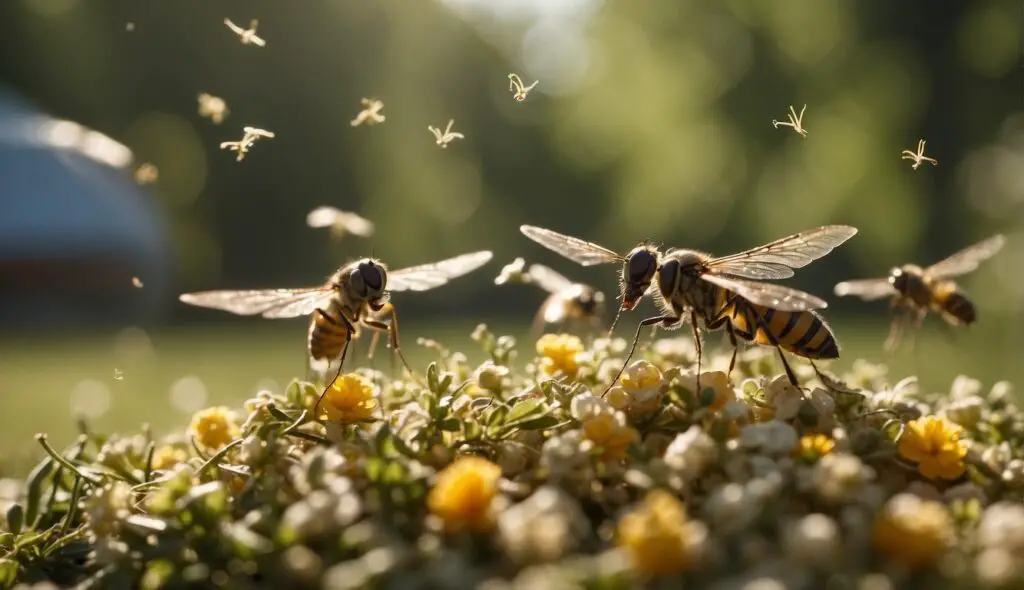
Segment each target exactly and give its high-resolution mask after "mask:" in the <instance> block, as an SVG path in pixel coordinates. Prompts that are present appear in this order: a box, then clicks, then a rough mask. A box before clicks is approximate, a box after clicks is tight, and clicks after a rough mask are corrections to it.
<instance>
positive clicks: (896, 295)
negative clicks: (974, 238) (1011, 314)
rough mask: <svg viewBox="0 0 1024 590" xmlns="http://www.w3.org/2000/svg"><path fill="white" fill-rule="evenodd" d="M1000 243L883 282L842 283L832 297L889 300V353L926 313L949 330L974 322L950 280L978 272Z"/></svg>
mask: <svg viewBox="0 0 1024 590" xmlns="http://www.w3.org/2000/svg"><path fill="white" fill-rule="evenodd" d="M1004 242H1005V240H1004V239H1003V236H1002V235H998V234H997V235H995V236H992V237H990V238H988V239H986V240H982V241H981V242H978V243H976V244H973V245H971V246H968V247H967V248H964V249H963V250H960V251H959V252H957V253H956V254H953V255H952V256H949V257H948V258H945V259H944V260H940V261H939V262H936V263H935V264H933V265H931V266H929V267H927V268H921V267H920V266H917V265H915V264H904V265H903V266H897V267H895V268H893V269H892V270H890V271H889V276H888V277H885V278H881V277H879V278H875V279H859V280H854V281H843V282H841V283H839V284H837V285H836V286H835V294H836V295H838V296H839V297H844V296H846V295H855V296H857V297H860V298H861V299H863V300H865V301H875V300H878V299H883V298H886V297H891V298H892V301H891V304H890V307H891V309H893V310H895V311H896V315H895V316H894V317H893V321H892V324H891V325H890V328H889V336H888V337H887V338H886V340H885V349H886V350H887V351H890V352H891V351H894V350H895V349H896V348H897V347H898V346H899V343H900V340H901V339H902V335H903V332H904V329H905V327H906V324H907V323H908V322H909V321H913V323H914V329H915V331H916V329H917V328H920V326H921V324H922V322H924V318H925V316H926V315H928V312H929V311H933V312H935V313H938V314H939V315H940V316H942V318H943V319H944V320H946V322H947V323H948V324H950V325H953V326H959V325H970V324H973V323H974V322H975V321H977V319H978V312H977V310H976V309H975V307H974V303H972V302H971V300H970V299H969V298H968V297H967V294H966V293H964V292H963V291H962V290H961V289H960V287H958V286H957V284H956V282H954V281H953V278H954V277H958V276H961V275H965V274H967V273H969V272H971V271H973V270H975V269H976V268H978V265H979V264H981V263H982V262H984V261H985V260H987V259H989V258H991V257H992V256H994V255H995V254H996V253H997V252H999V250H1000V249H1002V247H1003V243H1004ZM912 316H913V317H912Z"/></svg>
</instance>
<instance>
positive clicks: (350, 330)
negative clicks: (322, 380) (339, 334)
mask: <svg viewBox="0 0 1024 590" xmlns="http://www.w3.org/2000/svg"><path fill="white" fill-rule="evenodd" d="M314 313H318V314H320V316H321V317H323V318H324V319H326V320H327V321H328V322H330V323H332V324H334V325H338V323H339V322H338V321H337V320H335V319H334V318H332V317H331V316H329V315H327V314H326V313H325V312H324V310H322V309H320V308H317V310H316V311H315V312H314ZM338 319H339V320H341V322H340V323H341V324H342V325H343V326H344V327H345V332H346V334H345V336H346V338H345V345H344V346H342V347H341V358H340V359H338V372H337V373H335V374H334V379H331V380H330V381H329V382H327V384H326V385H325V386H324V390H323V392H322V393H321V394H320V397H319V398H318V399H317V400H316V405H315V406H313V417H314V418H318V417H319V414H318V413H317V412H318V411H319V410H320V402H322V401H324V396H325V395H327V390H328V389H330V388H331V386H332V385H334V382H335V381H337V380H338V377H340V376H341V368H342V367H343V366H345V354H346V353H348V345H349V344H351V343H352V335H353V334H354V333H355V331H356V330H355V327H353V326H352V322H350V321H348V318H346V317H345V315H344V314H339V315H338Z"/></svg>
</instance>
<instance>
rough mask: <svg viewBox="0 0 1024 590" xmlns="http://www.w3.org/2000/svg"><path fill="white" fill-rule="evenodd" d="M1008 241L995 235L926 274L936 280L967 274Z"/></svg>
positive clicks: (936, 264) (934, 266) (933, 267)
mask: <svg viewBox="0 0 1024 590" xmlns="http://www.w3.org/2000/svg"><path fill="white" fill-rule="evenodd" d="M1005 242H1006V240H1005V239H1004V238H1003V236H1001V235H998V234H997V235H994V236H992V237H991V238H989V239H987V240H982V241H980V242H978V243H977V244H974V245H973V246H968V247H966V248H964V249H963V250H961V251H959V252H957V253H956V254H953V255H952V256H950V257H949V258H946V259H945V260H940V261H939V262H936V263H935V264H933V265H931V266H929V267H928V268H926V269H925V271H924V272H925V274H928V275H930V276H931V277H932V278H935V279H950V278H953V277H956V276H960V275H962V274H967V273H969V272H971V271H973V270H974V269H976V268H978V265H979V264H981V263H982V262H984V261H985V260H987V259H989V258H991V257H992V256H994V255H995V254H996V252H999V250H1001V249H1002V247H1003V244H1004V243H1005Z"/></svg>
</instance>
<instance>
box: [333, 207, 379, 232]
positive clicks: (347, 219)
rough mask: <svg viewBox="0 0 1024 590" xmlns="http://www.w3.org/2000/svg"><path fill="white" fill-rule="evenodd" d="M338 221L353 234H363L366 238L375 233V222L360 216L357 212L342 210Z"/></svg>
mask: <svg viewBox="0 0 1024 590" xmlns="http://www.w3.org/2000/svg"><path fill="white" fill-rule="evenodd" d="M338 221H339V222H340V223H341V224H342V225H343V226H345V229H346V230H347V231H348V232H349V233H351V234H355V235H357V236H362V237H364V238H367V237H370V236H371V235H373V222H372V221H370V220H369V219H366V218H364V217H360V216H359V215H356V214H355V213H349V212H348V211H341V215H339V217H338Z"/></svg>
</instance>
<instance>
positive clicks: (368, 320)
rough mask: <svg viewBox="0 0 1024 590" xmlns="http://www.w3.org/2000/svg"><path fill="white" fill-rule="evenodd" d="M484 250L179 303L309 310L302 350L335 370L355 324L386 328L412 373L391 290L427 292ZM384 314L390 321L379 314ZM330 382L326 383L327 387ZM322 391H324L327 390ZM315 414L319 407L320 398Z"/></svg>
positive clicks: (483, 256) (193, 296)
mask: <svg viewBox="0 0 1024 590" xmlns="http://www.w3.org/2000/svg"><path fill="white" fill-rule="evenodd" d="M491 257H492V254H491V252H489V251H486V250H483V251H480V252H473V253H471V254H463V255H462V256H456V257H454V258H449V259H447V260H442V261H440V262H434V263H431V264H423V265H420V266H413V267H408V268H403V269H400V270H395V271H388V269H387V267H386V266H385V265H384V263H383V262H381V261H380V260H377V259H375V258H363V259H361V260H357V261H354V262H350V263H348V264H345V265H343V266H342V267H340V268H339V269H338V270H337V271H335V273H334V274H332V275H331V276H330V278H328V279H327V282H326V283H324V284H323V285H321V286H318V287H307V288H299V289H254V290H245V291H203V292H199V293H185V294H183V295H181V296H180V297H179V299H180V300H181V301H182V302H183V303H187V304H189V305H195V306H197V307H206V308H210V309H219V310H223V311H228V312H231V313H233V314H237V315H256V314H260V315H262V316H263V317H265V318H272V319H277V318H292V317H297V316H301V315H308V314H312V318H311V321H310V325H309V331H308V335H307V352H308V353H309V356H310V357H311V358H312V359H313V360H315V361H327V362H328V363H329V362H331V361H333V360H334V359H338V374H339V375H340V374H341V367H342V365H343V364H344V362H345V353H346V352H347V351H348V345H349V343H350V342H351V341H352V339H353V338H356V337H358V334H359V327H360V326H361V327H365V328H369V329H372V330H375V331H376V332H385V333H387V335H388V342H389V344H390V346H391V348H392V349H393V350H394V351H395V352H396V353H397V354H398V357H399V358H400V359H401V361H402V364H404V365H405V368H406V369H408V370H409V372H410V373H413V371H412V369H411V368H410V367H409V363H408V362H406V360H405V357H404V356H403V355H402V351H401V349H400V348H399V346H398V317H397V315H396V314H395V308H394V306H393V305H391V303H390V294H391V292H393V291H426V290H428V289H433V288H435V287H440V286H441V285H444V284H445V283H447V282H448V281H449V280H451V279H454V278H456V277H460V276H462V275H465V274H467V273H470V272H472V271H474V270H476V269H478V268H480V267H481V266H483V265H484V264H486V263H487V262H489V261H490V260H491ZM383 313H387V314H388V315H389V316H390V322H385V321H382V320H381V318H380V315H381V314H383ZM329 386H330V384H328V387H329ZM326 391H327V389H326V388H325V389H324V393H326ZM323 395H324V394H321V395H320V400H317V405H316V407H315V408H314V413H315V412H316V410H317V409H319V407H320V401H321V400H323Z"/></svg>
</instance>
